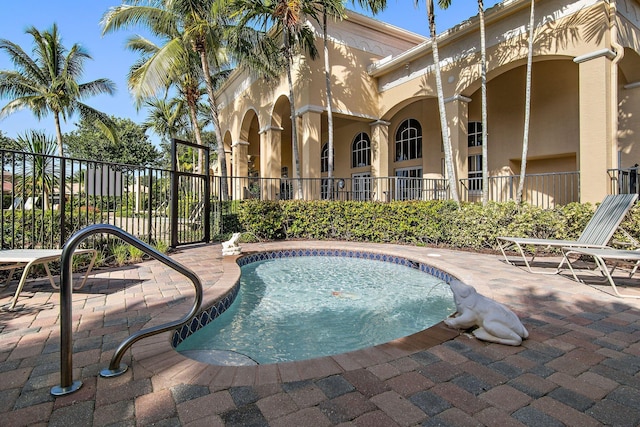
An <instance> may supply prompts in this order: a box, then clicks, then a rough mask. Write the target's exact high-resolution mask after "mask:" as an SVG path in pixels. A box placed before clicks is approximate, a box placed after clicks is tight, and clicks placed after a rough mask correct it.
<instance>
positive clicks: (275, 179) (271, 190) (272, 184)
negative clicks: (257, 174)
mask: <svg viewBox="0 0 640 427" xmlns="http://www.w3.org/2000/svg"><path fill="white" fill-rule="evenodd" d="M282 131H283V129H282V128H281V127H277V126H267V127H265V128H263V129H261V130H260V132H259V133H260V153H261V155H260V170H261V171H264V172H262V176H261V178H269V179H266V180H260V182H261V194H262V198H263V199H264V200H277V199H278V193H279V191H280V177H281V173H282V162H281V161H280V160H281V153H282Z"/></svg>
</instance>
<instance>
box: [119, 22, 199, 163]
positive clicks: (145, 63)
mask: <svg viewBox="0 0 640 427" xmlns="http://www.w3.org/2000/svg"><path fill="white" fill-rule="evenodd" d="M167 30H169V31H173V33H167V34H159V33H160V32H162V31H167ZM156 35H157V36H161V37H162V39H163V40H165V41H166V43H165V44H164V46H158V45H157V44H156V43H154V42H153V41H151V40H149V39H147V38H145V37H142V36H139V35H138V36H133V37H130V38H129V40H128V41H127V48H128V49H130V50H133V51H137V52H139V53H141V55H142V56H141V59H140V61H138V62H137V63H136V64H134V65H133V66H132V68H131V71H130V73H129V89H130V90H131V92H132V94H133V96H134V98H135V99H136V102H137V103H138V105H139V104H140V102H141V101H142V100H144V99H147V98H148V97H149V96H153V97H155V96H156V95H157V93H158V92H159V91H161V90H165V91H166V90H168V89H169V88H170V87H171V86H173V85H175V86H176V87H177V89H178V92H179V93H180V95H181V97H182V98H183V99H184V101H185V102H186V105H187V107H188V111H189V118H190V120H191V129H192V130H193V135H194V136H195V139H196V143H197V144H198V145H202V136H201V135H202V134H201V131H200V130H201V129H200V125H199V123H198V102H199V100H200V97H201V96H202V91H201V89H200V84H201V82H202V71H201V70H200V59H199V57H198V56H197V55H196V54H195V52H193V51H192V50H190V49H189V48H188V47H185V46H184V45H181V44H182V43H183V41H184V39H183V38H182V37H181V36H180V34H179V33H178V32H177V31H176V28H175V26H173V25H171V26H166V27H165V28H156ZM167 56H168V57H170V58H173V60H167V59H165V57H167ZM174 137H175V136H174ZM204 167H205V165H204V153H203V150H199V151H198V170H199V171H204Z"/></svg>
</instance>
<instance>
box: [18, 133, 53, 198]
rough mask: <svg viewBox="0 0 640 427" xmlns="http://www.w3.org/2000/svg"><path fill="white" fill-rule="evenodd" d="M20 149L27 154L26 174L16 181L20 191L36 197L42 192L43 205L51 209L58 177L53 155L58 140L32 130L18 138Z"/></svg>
mask: <svg viewBox="0 0 640 427" xmlns="http://www.w3.org/2000/svg"><path fill="white" fill-rule="evenodd" d="M16 143H17V145H18V149H19V150H20V151H23V152H25V153H29V154H26V155H25V157H26V167H25V174H24V176H22V177H20V179H19V180H18V181H17V183H16V189H17V190H18V191H21V192H24V193H27V194H30V195H31V196H32V197H34V200H35V197H36V194H42V198H43V201H42V206H43V209H44V210H45V211H46V210H48V209H49V194H51V193H52V192H53V188H54V186H55V185H56V184H57V179H56V178H55V176H54V173H53V156H54V155H55V152H56V140H55V139H53V138H49V137H48V136H47V135H45V134H44V132H38V131H35V130H32V131H30V132H28V133H25V134H24V135H18V137H17V138H16Z"/></svg>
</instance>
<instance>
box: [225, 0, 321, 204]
mask: <svg viewBox="0 0 640 427" xmlns="http://www.w3.org/2000/svg"><path fill="white" fill-rule="evenodd" d="M233 8H234V10H235V11H236V12H235V14H234V16H236V17H237V18H238V19H239V25H240V27H242V28H244V27H246V26H248V25H251V24H256V26H258V27H259V28H262V29H266V28H268V26H269V25H270V24H273V25H274V27H275V28H274V29H273V31H274V33H275V34H281V35H282V43H283V46H284V47H283V49H282V55H283V56H284V58H285V68H286V73H287V82H288V84H289V101H290V102H289V105H290V108H291V139H292V150H293V159H294V167H295V172H296V178H297V181H298V185H297V191H296V198H297V199H302V179H301V174H300V154H299V145H298V129H297V123H296V121H297V118H296V108H295V98H294V88H293V77H292V75H291V68H292V66H293V57H294V55H295V53H296V52H297V51H299V50H301V51H303V52H306V53H307V54H308V55H309V57H310V58H311V59H315V58H316V56H317V55H318V51H317V49H316V46H315V37H314V35H313V29H312V28H311V27H310V26H309V25H307V24H306V23H305V19H306V18H307V17H308V16H309V17H313V18H316V21H317V11H316V10H315V9H314V8H313V3H312V2H311V1H310V0H277V1H269V0H257V1H253V0H235V1H234V2H233Z"/></svg>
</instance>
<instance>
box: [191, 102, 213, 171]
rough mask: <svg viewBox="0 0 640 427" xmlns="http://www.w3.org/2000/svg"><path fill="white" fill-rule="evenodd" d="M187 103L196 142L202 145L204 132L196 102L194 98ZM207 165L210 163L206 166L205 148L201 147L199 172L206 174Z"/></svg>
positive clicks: (199, 151)
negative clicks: (201, 129)
mask: <svg viewBox="0 0 640 427" xmlns="http://www.w3.org/2000/svg"><path fill="white" fill-rule="evenodd" d="M187 98H188V97H187ZM187 105H188V107H189V119H190V120H191V126H193V134H194V135H195V137H196V143H197V144H198V145H200V146H202V145H203V144H202V132H200V125H198V111H197V107H196V104H195V103H194V102H193V100H191V99H187ZM205 167H208V165H206V166H205V164H204V150H203V149H199V150H198V172H199V173H201V174H204V173H205Z"/></svg>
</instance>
